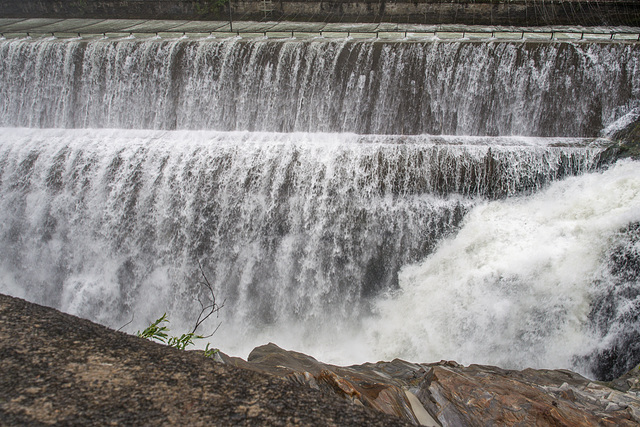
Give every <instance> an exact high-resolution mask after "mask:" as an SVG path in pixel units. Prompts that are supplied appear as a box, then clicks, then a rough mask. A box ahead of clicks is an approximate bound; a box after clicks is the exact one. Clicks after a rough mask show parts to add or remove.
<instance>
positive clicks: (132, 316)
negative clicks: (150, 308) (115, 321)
mask: <svg viewBox="0 0 640 427" xmlns="http://www.w3.org/2000/svg"><path fill="white" fill-rule="evenodd" d="M134 317H136V314H135V313H133V314H132V315H131V320H129V321H128V322H127V323H125V324H124V325H122V326H120V327H119V328H118V329H117V330H118V331H120V330H121V329H122V328H124V327H125V326H129V325H130V324H131V322H133V318H134Z"/></svg>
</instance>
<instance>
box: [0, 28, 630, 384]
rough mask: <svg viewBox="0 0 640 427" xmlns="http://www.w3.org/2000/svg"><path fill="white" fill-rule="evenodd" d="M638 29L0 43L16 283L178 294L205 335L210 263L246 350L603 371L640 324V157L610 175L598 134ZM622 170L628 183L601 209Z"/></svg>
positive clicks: (11, 275)
mask: <svg viewBox="0 0 640 427" xmlns="http://www.w3.org/2000/svg"><path fill="white" fill-rule="evenodd" d="M639 49H640V48H639V45H638V44H634V43H577V42H576V43H556V42H538V43H530V42H523V41H518V42H498V41H487V42H469V41H452V42H445V41H401V42H384V41H373V40H351V39H322V38H315V39H309V40H302V41H301V40H294V39H284V40H268V39H241V38H228V39H214V38H202V39H187V38H178V39H163V38H145V39H140V40H139V39H135V38H124V39H118V40H115V39H108V38H105V39H97V38H96V39H90V40H81V39H68V40H60V39H54V38H43V39H17V38H16V39H7V40H0V59H1V60H0V126H2V128H1V129H2V132H0V292H5V293H9V294H12V295H16V296H20V297H23V298H27V299H29V300H31V301H34V302H38V303H42V304H46V305H50V306H53V307H56V308H59V309H62V310H63V311H66V312H70V313H73V314H77V315H79V316H82V317H86V318H89V319H92V320H95V321H98V322H100V323H103V324H106V325H108V326H111V327H114V328H118V327H120V326H122V325H125V324H127V323H128V322H129V321H131V320H132V319H133V320H132V321H131V323H130V324H129V325H128V326H127V327H126V330H128V331H130V332H133V331H135V330H136V329H141V328H143V327H144V326H146V325H148V324H149V322H150V321H153V320H155V319H157V318H158V317H160V315H162V313H164V312H167V314H168V316H169V318H170V319H171V322H172V323H171V327H172V328H173V329H174V330H176V331H184V330H186V329H188V328H189V326H190V325H192V324H193V322H194V321H195V317H197V313H198V312H199V310H200V303H199V299H200V300H202V299H203V298H205V297H206V292H204V289H203V288H202V287H201V286H200V285H199V281H200V279H201V274H202V273H205V274H206V276H207V278H208V280H209V281H210V282H211V284H212V285H213V288H214V291H215V293H216V296H217V297H218V298H219V300H220V301H222V300H224V301H225V305H224V308H223V309H222V310H221V312H220V316H221V317H220V318H219V319H211V320H210V321H209V322H208V323H206V324H205V325H204V326H205V328H207V329H213V328H214V327H215V326H216V325H217V322H219V321H222V326H221V328H220V329H219V330H218V332H217V333H216V334H215V335H214V336H213V337H212V338H211V341H212V344H213V345H214V346H217V347H220V348H221V349H222V350H223V351H225V352H227V353H231V354H237V355H246V354H247V353H248V351H249V350H250V349H251V348H253V347H254V346H256V345H260V344H264V343H265V342H268V341H274V342H277V343H278V344H279V345H282V346H284V347H287V348H292V349H297V350H301V351H306V352H309V353H311V354H313V355H314V356H316V357H318V358H320V359H323V360H326V361H333V362H341V363H345V362H355V361H364V360H370V359H374V358H381V357H383V356H384V357H399V356H402V357H408V358H412V359H414V360H416V361H430V360H429V359H431V358H434V357H438V358H454V357H456V358H459V360H460V361H464V362H469V363H471V362H476V361H479V360H481V361H483V362H487V363H501V364H503V365H505V366H523V365H524V364H526V363H530V364H533V365H535V366H545V367H573V368H576V369H579V370H580V371H581V372H584V373H587V374H592V375H597V376H606V375H608V373H610V372H611V370H612V369H613V367H612V366H611V364H609V365H607V363H605V362H603V360H604V359H605V358H606V352H607V351H608V349H611V348H612V347H611V346H612V345H620V343H623V342H625V340H627V338H628V337H629V336H631V335H630V334H629V333H626V335H625V334H618V333H616V332H615V331H616V330H618V329H620V328H622V329H624V327H623V326H624V325H626V326H629V325H631V326H633V325H634V323H633V321H630V320H628V319H627V318H625V317H624V315H623V314H620V313H618V312H617V311H615V309H616V307H618V301H622V300H624V298H623V297H620V298H619V299H615V301H614V302H612V300H611V299H606V298H605V294H607V295H610V294H611V293H610V292H609V293H607V292H605V291H604V289H606V287H607V286H610V287H611V286H613V287H615V285H612V283H614V282H615V280H618V279H619V276H620V274H618V273H619V270H620V269H619V268H617V269H616V268H614V267H611V266H615V265H616V263H615V262H613V261H611V260H615V259H619V258H620V256H617V255H616V254H618V253H619V252H620V251H621V250H622V249H620V248H623V247H624V248H631V249H629V250H631V252H633V245H634V243H633V242H634V240H633V236H634V234H633V230H634V228H633V224H634V221H638V220H639V219H637V218H635V216H634V215H633V214H631V213H629V212H636V211H640V209H637V201H636V198H635V195H634V194H635V193H634V191H635V187H634V185H635V184H637V181H638V170H637V168H636V166H635V164H634V163H632V162H631V163H629V164H625V165H618V166H615V167H612V168H611V169H610V170H608V171H606V172H601V171H600V172H599V171H598V167H599V153H600V151H601V150H602V148H601V147H602V141H601V140H599V139H596V137H597V136H598V134H599V132H600V130H601V129H602V128H603V127H605V126H614V122H615V121H616V120H618V119H619V118H620V117H624V115H625V114H627V113H629V112H630V111H633V109H634V108H637V107H638V105H640V104H639V94H640V72H638V71H639V65H640V55H639V53H640V50H639ZM616 174H622V175H623V177H618V175H616ZM625 177H626V178H625ZM625 179H626V180H627V181H628V184H629V186H628V187H624V186H623V185H622V181H624V180H625ZM611 180H613V181H615V182H617V183H618V184H615V185H611V186H609V187H606V185H607V184H606V183H607V182H609V181H611ZM591 188H592V190H590V191H586V190H587V189H591ZM598 191H600V193H597V192H598ZM607 191H609V192H611V193H612V195H613V194H617V193H620V194H619V196H620V197H619V198H618V199H616V203H617V204H610V206H609V207H607V206H603V203H596V202H593V203H594V206H593V207H592V209H591V211H590V210H589V208H588V205H589V203H591V202H590V201H591V200H592V199H593V198H595V199H596V200H597V197H596V196H595V195H594V194H596V193H597V194H602V195H603V196H602V197H604V195H607V194H608V193H607ZM583 193H584V194H583ZM625 195H626V196H625ZM581 196H582V197H584V199H580V197H581ZM588 197H591V198H588ZM598 197H600V196H598ZM556 199H557V200H560V201H561V202H562V203H560V204H559V205H558V207H557V208H555V210H554V209H551V208H550V206H552V205H553V204H554V203H556V202H555V200H556ZM619 199H624V201H626V202H625V203H627V204H624V203H623V200H619ZM634 203H635V205H634ZM596 205H597V206H596ZM605 205H606V204H605ZM542 207H544V209H543V210H542V212H538V210H540V209H542ZM607 209H608V210H607ZM620 210H622V211H624V212H626V213H620V212H619V211H620ZM547 211H554V212H553V213H549V212H547ZM563 212H564V214H563ZM547 213H548V214H549V216H548V217H546V219H544V218H542V217H544V215H545V214H547ZM563 215H564V216H563ZM580 215H582V216H580ZM477 218H482V219H477ZM541 218H542V219H541ZM580 218H582V219H580ZM611 218H613V219H611ZM570 220H571V221H574V222H573V223H569V222H570ZM478 221H480V222H478ZM482 221H484V222H482ZM518 221H521V222H520V223H518ZM536 221H538V222H536ZM592 222H593V223H594V224H592ZM603 223H606V224H607V225H606V226H605V225H603ZM571 224H573V225H571ZM563 227H564V228H563ZM625 227H631V228H628V229H629V230H632V231H629V232H628V233H626V234H625V233H624V232H623V231H622V230H623V229H624V228H625ZM594 230H595V231H594ZM578 231H579V232H578ZM574 232H575V234H576V235H578V234H579V236H577V237H575V238H573V239H571V238H566V239H563V238H560V237H558V235H560V236H564V235H566V234H567V233H568V234H571V233H574ZM482 233H484V234H482ZM616 233H618V234H616ZM470 235H471V236H472V237H469V236H470ZM617 235H620V236H627V237H626V238H627V240H629V239H631V240H629V242H631V243H629V242H627V243H624V242H626V241H625V240H624V239H625V237H619V238H617V237H615V236H617ZM629 236H631V237H629ZM474 239H475V240H474ZM545 239H546V240H545ZM554 239H555V240H554ZM616 239H617V240H616ZM460 241H462V242H463V243H456V242H460ZM541 241H545V243H544V245H543V244H541V245H538V243H539V242H541ZM452 242H453V243H452ZM556 246H557V247H556ZM448 248H454V249H448ZM455 248H459V249H455ZM616 248H617V249H616ZM520 249H521V250H520ZM561 249H563V250H565V252H562V251H561ZM457 250H459V251H462V252H460V253H458V254H457V255H455V253H457V252H456V251H457ZM540 251H542V252H544V256H543V255H537V254H538V252H540ZM556 252H557V253H560V254H561V256H560V255H559V259H555V258H554V255H553V254H555V253H556ZM623 252H624V251H623ZM452 253H453V254H452ZM625 253H626V252H625ZM462 254H467V255H468V256H466V257H465V256H463V255H462ZM500 254H502V255H504V257H503V259H502V261H500V260H499V258H500V256H499V255H500ZM545 257H546V258H545ZM607 257H608V258H607ZM616 257H617V258H616ZM460 258H462V259H465V260H466V261H464V262H461V261H460ZM529 258H532V260H530V262H526V260H527V259H529ZM510 260H511V261H513V262H511V261H510ZM567 260H569V261H567ZM607 260H609V261H611V262H609V261H607ZM563 262H565V264H563ZM567 262H568V263H570V264H571V263H573V264H571V265H570V266H569V267H567V265H566V263H567ZM434 263H435V264H437V265H436V267H433V265H435V264H434ZM501 263H509V264H510V266H511V267H510V269H509V270H508V271H507V272H505V271H503V270H502V269H501V268H502V267H501V265H502V264H501ZM199 264H200V265H201V266H202V271H201V270H200V267H199ZM496 265H497V266H496ZM429 266H432V267H429ZM607 266H609V267H611V268H609V267H607ZM542 267H544V268H546V270H545V269H542ZM607 268H609V269H607ZM439 269H440V270H439ZM474 269H475V270H474ZM541 269H542V270H541ZM567 270H572V271H584V277H583V278H582V279H581V280H578V279H575V278H573V277H568V276H567V275H566V271H567ZM631 270H633V268H631ZM433 271H436V273H434V272H433ZM620 271H621V270H620ZM537 272H542V273H544V274H540V275H539V276H540V277H537ZM616 275H617V276H616ZM614 276H615V277H618V279H615V280H614V279H611V277H614ZM627 276H628V275H627ZM627 276H625V277H627ZM550 277H551V278H550ZM532 278H535V279H536V280H538V281H537V282H536V281H535V280H533V279H532ZM565 279H566V280H565ZM620 280H622V279H619V280H618V282H620ZM615 283H617V282H615ZM624 283H626V286H627V287H631V288H633V287H634V286H635V285H634V283H635V282H633V280H627V281H626V282H624ZM554 287H555V288H554ZM496 289H497V290H496ZM551 289H558V294H555V293H554V292H552V291H550V290H551ZM476 294H478V295H480V296H482V297H479V296H478V295H476ZM461 295H463V296H465V297H467V298H471V299H472V300H473V301H474V303H470V302H468V301H467V300H465V299H464V298H463V297H462V296H461ZM523 295H524V296H526V298H524V297H523V298H522V301H521V298H520V297H521V296H523ZM567 295H568V296H567ZM625 295H627V294H625ZM538 297H539V298H540V299H542V300H543V303H540V304H537V303H538V301H536V298H538ZM625 298H626V297H625ZM627 300H628V298H627ZM487 301H494V302H495V304H497V305H500V304H502V306H501V307H503V308H502V310H503V311H502V312H500V313H502V314H500V316H502V317H499V316H498V315H488V314H486V310H487V308H486V307H487V305H486V304H487ZM433 304H436V305H437V310H433ZM474 304H476V305H474ZM620 304H622V303H620ZM590 310H591V311H590ZM612 310H613V311H612ZM614 312H615V313H614ZM517 313H520V314H521V315H522V316H521V318H519V317H518V316H517ZM543 313H548V314H549V315H548V318H545V317H544V315H543ZM607 313H610V314H611V313H613V314H611V315H609V314H607ZM483 315H484V316H485V317H483ZM496 316H498V317H499V318H498V317H496ZM627 317H628V316H627ZM576 319H577V320H576ZM616 319H617V320H616ZM621 319H622V320H621ZM624 319H627V320H624ZM536 321H539V323H540V324H539V325H537V324H536ZM518 322H520V323H518ZM474 325H475V326H474ZM505 325H509V328H506V330H505V331H503V332H500V328H503V327H504V326H505ZM456 328H457V329H456ZM545 328H546V329H545ZM503 329H504V328H503ZM542 329H545V331H546V332H540V331H541V330H542ZM549 329H550V330H549ZM627 330H628V328H627ZM490 333H494V334H495V335H496V336H497V337H498V338H496V339H495V340H493V341H492V340H490V339H489V338H488V336H489V335H490ZM434 334H439V335H438V337H437V338H434V337H435V335H434ZM527 334H528V335H527ZM527 336H528V337H530V339H528V338H523V337H527ZM567 336H570V337H573V338H572V339H574V341H572V343H578V342H581V343H587V344H588V343H592V342H593V341H588V339H590V338H593V337H601V338H602V337H605V336H606V337H608V341H607V342H609V343H610V344H611V345H609V347H607V344H602V342H601V344H602V345H600V346H596V345H587V344H585V346H584V347H583V348H578V347H579V346H578V345H577V344H576V345H573V344H572V346H565V347H566V348H565V349H564V350H563V348H562V345H561V344H562V342H563V340H565V339H566V337H567ZM576 337H577V338H576ZM581 340H582V341H581ZM463 342H464V343H465V345H460V343H463ZM532 342H533V343H534V344H535V345H533V344H532ZM530 344H531V345H530ZM509 345H511V346H512V347H511V348H513V349H514V350H513V351H506V350H505V349H507V348H508V347H509ZM528 345H530V348H531V349H542V348H543V347H544V348H546V347H545V346H550V349H549V350H548V351H547V350H545V351H546V352H545V351H542V350H541V351H540V352H539V353H535V355H534V354H533V352H532V351H533V350H531V351H529V350H527V349H528V348H529V347H527V346H528ZM473 354H476V355H477V359H474V358H473V357H471V356H470V355H473ZM504 355H506V356H505V357H503V356H504ZM534 356H535V357H534ZM607 366H608V367H607ZM598 367H601V370H603V372H604V373H600V372H596V371H597V370H598Z"/></svg>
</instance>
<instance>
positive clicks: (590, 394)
mask: <svg viewBox="0 0 640 427" xmlns="http://www.w3.org/2000/svg"><path fill="white" fill-rule="evenodd" d="M221 358H222V360H223V361H224V362H225V363H228V364H233V365H235V366H239V367H243V368H246V369H252V370H256V371H258V372H264V373H269V374H273V375H279V376H282V377H285V378H287V379H288V380H289V381H291V382H293V383H297V384H306V385H308V386H309V387H311V388H314V389H317V390H321V391H322V392H324V393H327V394H334V395H337V396H340V397H342V398H343V399H346V400H348V401H351V402H355V403H359V404H362V405H363V406H365V407H369V408H373V409H377V410H379V411H382V412H386V413H389V414H394V415H396V416H399V417H401V418H404V419H405V420H408V421H411V422H412V423H414V424H422V425H430V426H431V425H442V426H476V425H496V424H498V425H510V426H511V425H539V426H547V425H554V426H556V425H567V426H569V425H570V426H577V425H580V426H591V425H593V426H596V425H618V426H624V425H628V426H631V425H638V423H640V398H639V396H638V394H637V391H638V385H637V384H638V376H639V374H638V373H637V372H638V370H637V369H635V370H632V371H631V372H630V373H628V374H627V375H625V376H623V377H621V378H620V379H618V380H616V381H614V382H612V383H609V384H603V383H595V382H592V381H590V380H588V379H587V378H584V377H582V376H581V375H578V374H576V373H573V372H570V371H566V370H534V369H525V370H522V371H512V370H505V369H500V368H497V367H493V366H480V365H471V366H468V367H464V366H461V365H459V364H457V363H455V362H448V361H442V362H439V363H432V364H416V363H409V362H405V361H402V360H397V359H396V360H393V361H392V362H378V363H367V364H363V365H358V366H350V367H339V366H333V365H328V364H325V363H321V362H318V361H317V360H315V359H313V358H312V357H310V356H307V355H304V354H301V353H297V352H292V351H286V350H283V349H281V348H279V347H278V346H276V345H274V344H269V345H266V346H262V347H258V348H256V349H255V350H254V351H253V352H252V353H251V354H250V355H249V357H248V360H247V361H244V360H242V359H238V358H232V357H228V356H226V355H224V354H222V355H221ZM614 388H615V389H614Z"/></svg>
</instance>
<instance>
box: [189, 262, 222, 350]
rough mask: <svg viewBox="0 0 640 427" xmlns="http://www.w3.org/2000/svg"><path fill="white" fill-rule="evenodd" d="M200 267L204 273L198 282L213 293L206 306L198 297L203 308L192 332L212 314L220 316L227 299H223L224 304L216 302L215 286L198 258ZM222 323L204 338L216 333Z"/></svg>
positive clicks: (201, 272)
mask: <svg viewBox="0 0 640 427" xmlns="http://www.w3.org/2000/svg"><path fill="white" fill-rule="evenodd" d="M198 267H199V268H200V274H202V279H203V280H202V281H200V282H198V283H200V284H201V285H203V286H204V287H206V288H207V289H208V290H209V294H210V295H211V304H209V305H206V306H205V304H203V302H202V301H201V300H200V298H199V297H198V302H199V303H200V308H201V310H200V314H198V319H197V320H196V324H195V326H194V327H193V330H192V331H191V333H192V334H195V333H196V330H197V329H198V328H199V327H200V325H201V324H202V323H203V322H204V321H205V320H207V319H208V318H209V317H210V316H211V315H212V314H214V313H215V314H216V317H218V315H219V311H220V309H221V308H222V307H224V303H225V302H226V300H224V301H222V304H218V303H217V302H216V295H215V293H214V292H213V286H212V285H211V283H210V282H209V279H208V278H207V275H206V274H204V269H203V268H202V264H201V263H200V260H198ZM221 324H222V322H220V323H219V324H218V326H216V328H215V329H214V331H213V332H212V333H211V334H209V335H207V336H203V337H202V338H209V337H210V336H212V335H213V334H215V333H216V331H217V330H218V328H219V327H220V325H221Z"/></svg>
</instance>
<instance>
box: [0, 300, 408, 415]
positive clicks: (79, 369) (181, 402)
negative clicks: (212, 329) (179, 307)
mask: <svg viewBox="0 0 640 427" xmlns="http://www.w3.org/2000/svg"><path fill="white" fill-rule="evenodd" d="M43 424H61V425H83V426H84V425H100V426H103V425H109V424H113V425H171V424H179V425H196V426H197V425H219V426H230V425H256V426H264V425H274V426H292V425H336V426H338V425H339V426H345V425H362V426H370V425H374V426H375V425H377V426H400V425H407V424H406V423H405V422H403V421H402V420H400V419H398V418H396V417H392V416H388V415H385V414H382V413H379V412H373V411H370V410H366V409H365V408H361V407H358V406H355V405H352V404H349V403H348V402H346V401H344V400H340V399H336V398H335V397H332V396H327V395H324V394H322V393H320V392H319V391H317V390H312V389H310V388H308V387H303V386H299V385H295V384H292V383H291V382H288V381H285V380H283V379H281V378H277V377H274V376H271V375H268V376H265V375H262V374H259V373H256V372H252V371H248V370H244V369H238V368H235V367H233V366H229V365H224V364H221V363H216V362H215V361H213V360H211V359H207V358H205V357H204V356H203V355H202V353H201V352H191V351H179V350H175V349H172V348H169V347H167V346H164V345H160V344H156V343H153V342H150V341H148V340H144V339H141V338H137V337H134V336H131V335H127V334H124V333H121V332H116V331H113V330H110V329H107V328H105V327H102V326H100V325H96V324H94V323H91V322H89V321H87V320H83V319H79V318H77V317H74V316H69V315H66V314H63V313H60V312H58V311H56V310H53V309H50V308H46V307H42V306H39V305H35V304H31V303H28V302H26V301H23V300H19V299H16V298H12V297H8V296H5V295H0V425H43Z"/></svg>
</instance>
